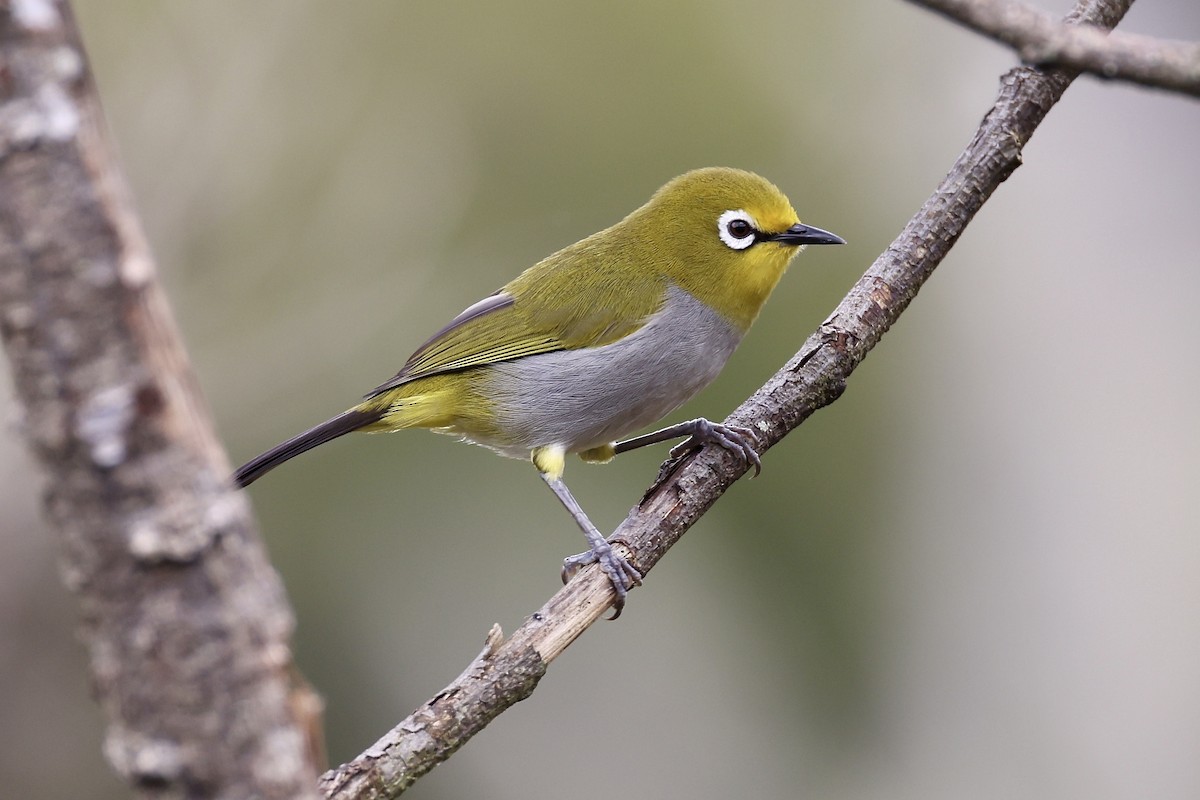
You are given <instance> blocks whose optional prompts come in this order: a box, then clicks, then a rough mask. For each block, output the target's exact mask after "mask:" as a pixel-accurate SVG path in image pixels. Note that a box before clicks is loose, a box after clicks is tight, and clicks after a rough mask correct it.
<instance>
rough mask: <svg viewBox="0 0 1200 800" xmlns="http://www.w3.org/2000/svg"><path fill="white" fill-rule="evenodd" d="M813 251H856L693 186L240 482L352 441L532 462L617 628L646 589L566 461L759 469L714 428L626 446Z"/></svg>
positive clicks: (781, 214) (722, 353)
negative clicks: (471, 446)
mask: <svg viewBox="0 0 1200 800" xmlns="http://www.w3.org/2000/svg"><path fill="white" fill-rule="evenodd" d="M806 244H845V242H844V241H843V240H842V239H841V238H840V237H838V236H836V235H834V234H832V233H829V232H828V231H823V230H821V229H820V228H814V227H811V226H809V225H804V224H802V223H801V222H800V220H799V218H798V217H797V216H796V212H795V211H794V210H793V209H792V206H791V204H790V203H789V202H788V199H787V198H786V197H785V196H784V195H783V193H782V192H780V191H779V189H777V188H776V187H775V186H774V185H773V184H772V183H770V182H769V181H767V180H765V179H763V178H761V177H759V176H758V175H755V174H753V173H751V172H744V171H742V170H736V169H727V168H718V167H714V168H708V169H698V170H694V171H692V172H688V173H686V174H684V175H681V176H680V177H678V178H676V179H674V180H673V181H671V182H670V183H668V184H666V185H665V186H663V187H662V188H661V189H659V190H658V191H657V192H655V193H654V196H653V197H651V198H650V200H649V202H647V203H646V204H645V205H643V206H642V207H641V208H639V209H637V210H636V211H634V212H633V213H632V214H630V215H629V216H627V217H625V219H623V220H621V221H620V222H618V223H617V224H616V225H613V226H612V227H610V228H607V229H605V230H602V231H600V232H599V233H596V234H593V235H592V236H589V237H587V238H586V239H583V240H582V241H579V242H576V243H575V244H573V245H571V246H570V247H566V248H564V249H562V250H559V251H558V252H557V253H555V254H553V255H551V256H548V257H547V258H545V259H543V260H541V261H539V262H538V263H537V264H535V265H534V266H532V267H530V268H529V269H527V270H526V271H525V272H523V273H522V274H521V275H520V276H519V277H517V278H516V280H514V281H512V282H511V283H509V284H508V285H506V286H504V287H503V288H502V289H500V290H499V291H498V292H496V293H495V294H493V295H491V296H489V297H486V298H484V299H483V300H481V301H479V302H478V303H476V304H475V305H473V306H471V307H469V308H467V309H466V310H465V311H463V312H462V313H461V314H459V315H458V316H457V317H455V318H454V319H452V320H451V321H450V322H449V324H447V325H446V327H444V328H442V329H441V330H440V331H438V332H437V333H435V334H434V335H433V336H432V337H430V339H429V340H428V341H427V342H425V344H423V345H421V346H420V347H418V348H417V351H416V352H415V353H413V354H412V356H410V357H409V359H408V361H407V362H405V364H404V366H403V367H401V369H400V371H399V372H398V373H396V375H395V377H393V378H392V379H391V380H388V381H387V382H385V383H383V384H380V385H379V386H377V387H376V388H375V389H373V390H372V391H371V392H370V393H369V394H367V395H366V398H365V399H364V400H363V401H362V402H361V403H359V404H358V405H356V406H354V407H353V408H350V409H349V410H347V411H344V412H342V413H341V414H339V415H337V416H336V417H334V418H332V419H330V420H328V421H326V422H323V423H321V424H320V425H317V426H316V427H315V428H312V429H311V430H308V431H305V432H304V433H302V434H300V435H299V436H296V437H294V438H292V439H289V440H287V441H286V442H284V443H283V444H280V445H278V446H277V447H273V448H272V449H270V450H268V451H267V452H265V453H263V454H262V455H260V456H258V457H257V458H255V459H253V460H251V461H249V462H248V463H246V464H245V465H244V466H242V467H241V468H240V469H238V471H237V473H236V474H235V476H234V481H235V483H236V484H237V485H238V486H239V487H243V486H247V485H249V484H250V483H252V482H253V481H255V480H256V479H258V478H259V477H260V476H262V475H263V474H264V473H266V472H268V471H269V470H271V469H273V468H275V467H276V466H278V465H279V464H282V463H283V462H284V461H287V460H288V459H290V458H292V457H294V456H298V455H300V454H301V453H303V452H305V451H307V450H310V449H312V448H314V447H316V446H317V445H319V444H324V443H325V442H328V441H330V440H331V439H335V438H337V437H339V436H342V435H343V434H346V433H350V432H351V431H368V432H377V431H399V430H404V429H405V428H429V429H432V430H434V431H438V432H440V433H449V434H452V435H454V436H458V437H460V438H462V439H464V440H467V441H470V442H475V443H477V444H481V445H484V446H486V447H490V448H492V449H493V450H495V451H497V452H498V453H500V454H502V455H506V456H512V457H516V458H526V457H530V458H532V460H533V464H534V466H535V467H537V470H538V472H539V473H540V475H541V476H542V479H543V480H544V481H545V482H546V484H547V485H548V486H549V487H550V488H551V489H552V490H553V491H554V494H555V495H556V496H557V497H558V499H559V500H560V501H561V502H562V504H563V505H564V506H566V508H567V510H568V511H569V512H570V513H571V516H572V517H574V519H575V522H576V523H578V525H579V527H580V528H582V529H583V533H584V536H585V537H586V538H587V542H588V548H589V549H588V550H587V552H584V553H581V554H579V555H576V556H571V557H569V558H567V559H565V560H564V562H563V580H564V581H565V580H567V579H568V578H569V577H570V575H571V574H573V573H574V571H575V570H577V569H579V568H580V567H582V566H584V565H586V564H591V563H594V562H597V561H598V562H599V563H600V567H601V569H603V571H604V572H605V574H606V575H607V576H608V577H609V578H610V579H611V581H612V584H613V587H614V589H615V590H616V595H617V598H616V603H615V606H614V607H615V612H614V616H615V615H616V614H619V613H620V611H621V608H622V607H623V605H624V602H625V596H626V594H627V593H628V591H629V590H630V589H631V588H632V587H633V586H635V585H638V584H640V583H641V578H642V576H641V574H640V573H639V572H638V570H637V569H636V568H635V567H634V566H633V565H632V564H630V563H629V562H628V561H627V560H626V559H624V558H622V557H621V556H620V555H619V554H618V553H616V552H615V551H614V550H613V549H612V547H611V546H610V545H609V544H608V542H607V541H605V539H604V537H603V536H602V535H601V534H600V532H599V531H598V530H597V529H596V526H595V525H593V524H592V523H591V521H590V520H589V519H588V518H587V515H586V514H584V512H583V509H582V508H580V506H579V504H578V503H577V502H576V501H575V498H574V497H572V496H571V493H570V492H569V491H568V490H567V487H566V484H565V483H563V479H562V475H563V468H564V466H565V464H566V456H567V454H568V453H578V454H579V456H580V457H581V458H582V459H583V460H584V461H591V462H598V463H603V462H607V461H610V460H611V459H612V458H613V457H614V456H616V455H617V454H618V453H623V452H626V451H628V450H632V449H634V448H636V447H642V446H644V445H648V444H654V443H657V442H663V441H667V440H669V439H675V438H679V437H683V436H687V437H688V439H687V440H686V441H685V442H683V443H682V444H680V445H677V446H676V447H675V448H674V449H672V451H671V452H672V454H673V455H675V454H678V453H681V452H684V451H686V450H689V449H691V448H694V447H699V446H701V445H703V444H705V443H715V444H718V445H720V446H722V447H725V448H727V449H729V450H731V451H733V452H734V453H736V454H738V455H739V456H740V457H741V458H743V459H745V461H746V462H747V463H748V464H753V465H754V466H755V468H756V469H757V468H758V467H759V466H760V465H759V459H758V454H757V452H756V451H755V449H754V440H753V433H752V432H751V431H749V430H746V429H742V428H732V427H727V426H724V425H720V424H717V423H713V422H709V421H708V420H706V419H694V420H690V421H688V422H682V423H680V424H678V425H672V426H670V427H669V428H664V429H663V430H660V431H656V432H654V433H649V434H646V435H644V436H639V437H637V438H634V439H629V440H626V441H619V440H620V439H621V437H623V436H626V435H628V434H630V433H632V432H633V431H635V430H637V429H638V428H641V427H644V426H646V425H649V424H650V423H652V422H654V421H656V420H658V419H660V418H662V417H663V416H665V415H667V414H669V413H670V412H672V411H674V410H675V409H676V408H678V407H679V406H680V405H682V404H683V403H684V402H685V401H686V400H688V399H689V398H690V397H692V395H694V394H695V393H696V392H698V391H700V389H702V388H704V387H705V386H707V385H708V384H709V383H710V382H711V381H712V380H713V378H715V377H716V376H717V373H719V372H720V371H721V369H722V367H724V366H725V362H726V360H727V359H728V358H729V356H730V354H732V353H733V351H734V348H736V347H737V345H738V343H739V342H740V341H741V340H742V336H743V335H744V334H745V333H746V331H747V330H748V329H749V328H750V325H751V323H753V322H754V319H755V318H756V317H757V316H758V312H759V310H760V309H761V308H762V306H763V303H764V302H766V299H767V296H768V295H770V293H771V290H772V289H774V288H775V284H776V283H778V282H779V279H780V277H781V276H782V275H783V273H784V271H785V270H786V269H787V265H788V263H789V262H790V261H791V260H792V258H793V257H794V256H795V255H796V253H797V252H799V251H800V249H801V246H802V245H806Z"/></svg>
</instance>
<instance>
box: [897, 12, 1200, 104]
mask: <svg viewBox="0 0 1200 800" xmlns="http://www.w3.org/2000/svg"><path fill="white" fill-rule="evenodd" d="M909 2H911V3H915V4H916V5H919V6H924V7H926V8H928V9H931V10H933V11H936V12H938V13H940V14H942V15H944V16H946V17H948V18H950V19H952V20H954V21H955V22H957V23H959V24H960V25H964V26H966V27H968V28H970V29H971V30H973V31H976V32H978V33H982V34H983V35H984V36H987V37H989V38H992V39H995V40H996V41H998V42H1001V43H1003V44H1006V45H1008V46H1009V47H1012V48H1013V49H1014V50H1016V51H1017V55H1019V56H1020V57H1021V60H1022V61H1024V62H1025V63H1027V64H1037V65H1040V66H1060V67H1070V68H1072V69H1078V70H1080V71H1082V72H1089V73H1091V74H1092V75H1095V76H1096V77H1098V78H1102V79H1105V80H1118V81H1129V82H1131V83H1137V84H1141V85H1142V86H1150V87H1154V88H1156V89H1166V90H1168V91H1173V92H1180V93H1182V94H1187V95H1192V96H1193V97H1200V43H1198V42H1176V41H1164V40H1161V39H1155V38H1152V37H1150V36H1139V35H1137V34H1134V33H1123V32H1120V31H1114V32H1112V33H1108V32H1107V31H1104V30H1098V29H1096V28H1092V27H1088V26H1081V25H1063V24H1062V23H1060V22H1059V21H1058V20H1056V19H1054V17H1052V16H1051V15H1050V14H1049V13H1048V12H1046V11H1043V10H1041V9H1040V8H1037V7H1036V6H1032V5H1030V4H1028V3H1024V2H1020V0H909Z"/></svg>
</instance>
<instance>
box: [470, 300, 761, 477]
mask: <svg viewBox="0 0 1200 800" xmlns="http://www.w3.org/2000/svg"><path fill="white" fill-rule="evenodd" d="M741 338H742V334H741V332H739V331H738V330H736V329H735V328H734V327H733V326H732V325H730V324H729V323H728V322H726V321H725V320H724V319H723V318H721V316H720V315H719V314H717V313H716V312H715V311H713V310H712V309H711V308H709V307H708V306H706V305H704V304H703V303H701V302H700V301H699V300H697V299H696V298H694V297H692V296H691V295H690V294H688V293H687V292H685V291H683V290H682V289H679V288H677V287H670V288H669V289H668V292H667V300H666V303H665V304H664V305H663V307H662V309H661V310H659V311H658V312H657V313H656V314H655V315H654V316H653V317H651V318H650V320H649V321H648V322H647V323H646V325H644V326H643V327H642V328H641V329H639V330H638V331H637V332H636V333H634V334H632V335H630V336H627V337H625V338H624V339H622V340H621V341H619V342H614V343H612V344H608V345H605V346H603V347H594V348H588V349H586V350H571V351H560V352H555V353H544V354H541V355H536V356H528V357H526V358H521V359H517V360H515V361H509V362H504V363H500V364H493V365H492V367H491V369H490V372H491V375H492V378H491V380H492V384H491V390H492V391H491V397H492V398H493V402H494V408H495V409H496V412H497V421H498V423H499V425H500V427H501V429H502V430H503V431H504V438H505V439H506V440H507V441H506V442H505V443H504V444H505V446H503V447H501V448H500V449H502V450H503V451H505V452H510V453H511V454H513V455H516V454H517V451H524V452H527V451H529V450H531V449H533V448H534V447H541V446H546V445H555V444H558V445H563V446H565V447H566V449H567V450H568V452H577V451H580V450H586V449H588V448H591V447H596V446H599V445H602V444H606V443H608V442H612V441H615V440H617V439H620V438H622V437H624V436H626V435H628V434H630V433H632V432H634V431H636V430H638V429H639V428H642V427H645V426H647V425H649V424H650V423H652V422H655V421H656V420H658V419H661V418H662V417H664V416H665V415H667V414H669V413H671V412H672V411H674V410H675V409H676V408H678V407H679V406H680V405H682V404H683V403H684V401H686V400H688V399H689V398H690V397H691V396H692V395H694V394H695V393H696V392H698V391H700V390H701V389H703V388H704V387H705V386H707V385H708V384H709V383H710V382H711V381H712V379H713V378H715V377H716V376H717V373H719V372H720V371H721V368H722V367H724V366H725V362H726V361H727V360H728V359H729V356H730V355H731V354H732V353H733V351H734V349H735V348H736V347H737V345H738V342H739V341H741ZM485 444H493V443H485ZM522 454H524V453H522Z"/></svg>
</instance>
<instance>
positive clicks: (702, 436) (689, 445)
mask: <svg viewBox="0 0 1200 800" xmlns="http://www.w3.org/2000/svg"><path fill="white" fill-rule="evenodd" d="M680 436H686V437H688V438H687V439H685V440H684V441H682V442H680V443H679V444H677V445H675V446H674V447H672V448H671V453H670V455H671V458H672V459H677V458H679V457H680V456H682V455H684V454H685V453H688V452H690V451H691V450H695V449H697V448H699V447H703V446H704V445H706V444H716V445H720V446H721V447H723V448H725V449H726V450H728V451H729V452H731V453H733V454H734V455H735V456H738V457H739V458H741V459H742V461H744V462H745V464H746V466H748V467H749V466H753V467H754V474H755V476H757V475H758V473H760V472H762V460H761V459H759V457H758V451H757V450H755V449H754V446H755V444H756V443H757V438H758V437H757V436H755V434H754V431H753V430H752V429H750V428H743V427H741V426H739V425H722V424H720V423H719V422H709V421H708V420H706V419H704V418H703V417H700V418H698V419H690V420H688V421H687V422H681V423H679V424H678V425H672V426H670V427H669V428H663V429H662V430H660V431H654V432H653V433H647V434H645V435H643V436H635V437H633V438H632V439H626V440H625V441H623V442H617V443H616V444H614V445H613V446H612V447H613V455H618V454H620V453H627V452H629V451H630V450H636V449H637V448H639V447H645V446H646V445H648V444H658V443H659V442H666V441H670V440H671V439H678V438H679V437H680Z"/></svg>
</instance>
